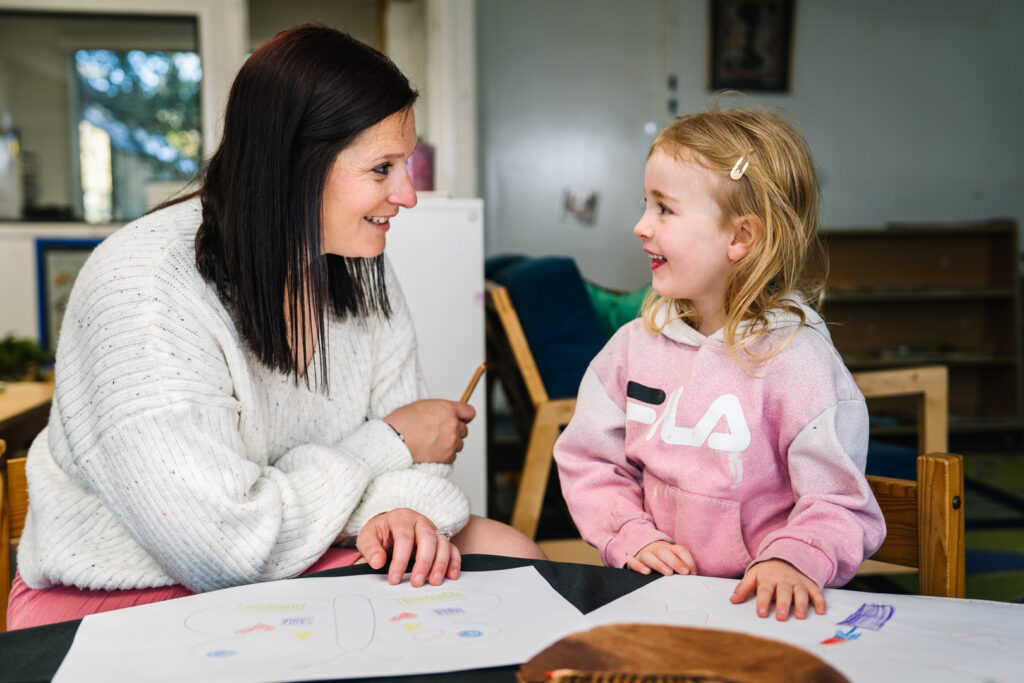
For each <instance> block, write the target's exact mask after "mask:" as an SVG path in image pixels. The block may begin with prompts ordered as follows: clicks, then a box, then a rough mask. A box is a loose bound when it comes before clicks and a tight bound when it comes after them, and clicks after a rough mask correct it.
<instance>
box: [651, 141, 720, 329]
mask: <svg viewBox="0 0 1024 683" xmlns="http://www.w3.org/2000/svg"><path fill="white" fill-rule="evenodd" d="M723 181H724V179H723V178H721V177H720V176H718V175H716V174H715V173H714V172H713V171H711V170H709V169H707V168H705V167H704V166H702V165H700V164H698V163H695V162H694V161H678V160H676V159H675V158H674V157H673V156H672V155H671V154H668V153H666V152H664V151H661V150H658V151H655V152H654V154H652V155H651V157H650V158H649V159H648V160H647V169H646V171H645V173H644V200H645V207H644V213H643V215H642V216H641V217H640V221H639V222H638V223H637V224H636V227H634V228H633V234H635V235H636V236H637V237H639V238H640V239H641V240H642V241H643V245H644V251H645V252H646V253H647V255H648V256H650V259H651V272H652V286H653V288H654V291H655V292H657V293H658V294H660V295H661V296H663V297H670V298H673V299H687V300H689V301H690V302H692V303H693V305H694V307H695V308H696V311H697V314H698V315H700V317H701V325H700V332H702V333H704V334H710V333H711V332H714V331H715V330H717V329H719V328H720V327H722V325H724V323H725V315H724V312H723V303H724V300H725V285H726V280H727V278H728V276H729V271H730V269H731V267H732V263H733V259H732V258H731V257H730V244H731V242H732V235H731V231H730V230H729V229H728V228H729V226H728V225H727V224H726V221H725V219H724V218H723V216H722V210H721V209H720V208H719V206H718V204H717V203H716V202H715V200H714V198H713V196H712V190H714V189H717V184H718V183H720V182H723Z"/></svg>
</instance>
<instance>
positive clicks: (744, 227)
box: [727, 214, 764, 261]
mask: <svg viewBox="0 0 1024 683" xmlns="http://www.w3.org/2000/svg"><path fill="white" fill-rule="evenodd" d="M730 227H731V228H732V239H731V240H729V249H728V251H727V255H728V257H729V260H730V261H739V260H740V259H741V258H743V257H744V256H746V255H747V253H748V252H749V251H750V250H751V249H752V248H753V246H754V245H755V244H757V243H758V241H759V240H760V239H761V238H762V237H763V236H764V223H762V222H761V219H760V218H758V217H757V216H755V215H753V214H747V215H745V216H738V217H737V218H734V219H733V220H732V224H731V226H730Z"/></svg>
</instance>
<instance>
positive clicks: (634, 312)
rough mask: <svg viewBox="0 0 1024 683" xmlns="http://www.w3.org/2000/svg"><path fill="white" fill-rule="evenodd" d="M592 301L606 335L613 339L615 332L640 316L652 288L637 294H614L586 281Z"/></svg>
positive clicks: (644, 289) (645, 288) (641, 290)
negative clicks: (642, 306) (645, 299)
mask: <svg viewBox="0 0 1024 683" xmlns="http://www.w3.org/2000/svg"><path fill="white" fill-rule="evenodd" d="M583 284H584V285H585V286H586V288H587V294H589V295H590V301H591V303H593V304H594V310H595V311H597V318H598V320H599V321H600V323H601V328H602V329H603V330H604V332H605V335H606V336H608V337H611V336H612V335H613V334H615V331H616V330H617V329H619V328H620V327H622V326H623V325H625V324H626V323H628V322H629V321H630V320H633V319H634V318H636V317H637V316H639V315H640V307H641V305H642V304H643V302H644V297H645V296H647V292H649V291H650V290H651V288H650V286H647V287H644V288H643V289H640V290H637V291H635V292H613V291H611V290H609V289H605V288H604V287H601V286H599V285H595V284H594V283H592V282H587V281H584V283H583Z"/></svg>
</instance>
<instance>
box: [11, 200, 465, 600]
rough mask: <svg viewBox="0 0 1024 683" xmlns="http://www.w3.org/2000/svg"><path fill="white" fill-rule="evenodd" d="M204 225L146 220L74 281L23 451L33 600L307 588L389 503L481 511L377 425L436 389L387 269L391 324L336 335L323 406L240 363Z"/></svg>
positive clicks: (187, 217) (242, 356) (244, 358)
mask: <svg viewBox="0 0 1024 683" xmlns="http://www.w3.org/2000/svg"><path fill="white" fill-rule="evenodd" d="M200 211H201V207H200V204H199V201H198V200H191V201H188V202H185V203H182V204H178V205H175V206H172V207H170V208H167V209H164V210H162V211H159V212H157V213H154V214H151V215H149V216H146V217H143V218H141V219H139V220H138V221H136V222H134V223H132V224H130V225H128V226H126V227H124V228H122V229H121V230H119V231H118V232H116V233H115V234H113V235H111V236H110V237H109V238H108V239H107V240H105V241H104V242H103V243H102V244H101V245H100V246H99V247H98V248H97V249H96V250H95V252H94V253H93V254H92V256H91V257H90V258H89V260H88V262H87V263H86V265H85V267H84V268H83V269H82V271H81V273H80V274H79V277H78V280H77V281H76V283H75V288H74V291H73V293H72V295H71V300H70V302H69V304H68V308H67V312H66V314H65V317H64V320H63V327H62V329H61V333H60V342H59V346H58V349H57V367H56V376H57V384H56V393H55V396H54V401H53V408H52V411H51V414H50V422H49V425H48V427H47V428H46V430H44V431H43V432H42V434H40V435H39V437H38V438H37V439H36V440H35V442H34V443H33V444H32V447H31V449H30V451H29V456H28V467H27V473H28V482H29V496H30V499H31V507H30V510H29V515H28V519H27V520H26V524H25V532H24V535H23V537H22V541H21V547H20V549H19V551H18V568H19V571H20V572H21V576H22V578H23V580H24V581H25V583H26V584H28V585H29V586H30V587H32V588H37V589H39V588H46V587H48V586H53V585H66V586H77V587H80V588H95V589H105V590H110V589H125V588H148V587H155V586H166V585H170V584H175V583H180V584H184V585H185V586H187V587H188V588H190V589H192V590H195V591H207V590H212V589H216V588H223V587H226V586H233V585H239V584H245V583H252V582H255V581H267V580H272V579H280V578H286V577H291V576H295V575H297V574H299V573H301V572H302V571H303V570H305V569H306V568H307V567H309V566H310V565H311V564H312V563H313V562H315V561H316V560H317V558H319V557H320V555H321V554H322V553H323V552H324V550H326V548H327V547H328V546H330V545H331V544H333V543H338V542H341V543H344V542H349V543H351V541H352V540H353V536H354V534H356V533H357V532H358V531H359V529H360V528H361V527H362V525H363V524H364V523H365V522H366V521H367V520H368V519H369V518H370V517H372V516H373V515H375V514H377V513H379V512H382V511H385V510H389V509H392V508H396V507H409V508H412V509H414V510H417V511H418V512H420V513H422V514H424V515H426V516H427V517H429V518H430V519H431V520H432V521H433V522H434V523H435V524H437V525H438V526H452V527H454V528H455V529H459V528H461V527H462V526H463V525H465V523H466V521H467V519H468V517H469V503H468V500H467V498H466V496H465V494H463V493H462V492H461V491H460V490H459V489H458V488H457V487H455V485H453V484H452V483H451V482H450V481H448V480H447V479H446V478H445V476H446V475H447V474H448V473H449V472H450V467H449V466H447V465H415V466H414V465H412V459H411V456H410V454H409V451H408V449H407V448H406V447H405V445H404V444H403V443H402V442H401V440H399V439H398V438H397V437H396V436H395V434H394V433H393V432H392V430H391V429H390V428H389V427H388V426H387V425H386V424H385V423H383V422H382V421H381V420H380V418H381V417H383V416H385V415H387V414H388V413H390V412H391V411H392V410H394V409H395V408H398V407H399V406H402V405H405V404H407V403H409V402H411V401H414V400H417V399H419V398H422V397H423V396H424V395H425V387H424V383H423V377H422V373H421V371H420V368H419V362H418V359H417V356H416V340H415V334H414V330H413V326H412V321H411V318H410V316H409V312H408V309H407V308H406V304H405V301H404V299H403V297H402V295H401V292H400V290H399V286H398V283H397V281H396V280H395V278H394V276H393V275H392V274H391V272H390V266H389V267H388V277H387V287H388V292H389V294H390V300H391V305H392V310H393V314H392V316H391V319H390V321H388V320H384V319H382V318H379V317H376V316H375V317H372V318H369V319H361V320H356V321H347V322H339V321H337V320H333V319H332V320H331V321H330V322H329V326H328V353H329V355H330V358H329V362H328V372H329V381H330V382H329V383H330V392H329V395H324V394H321V393H319V392H318V391H317V390H316V389H312V390H311V389H308V388H307V387H306V385H305V383H304V382H301V381H300V382H299V383H298V384H296V383H295V382H293V381H292V380H291V379H289V378H288V377H286V376H284V375H282V374H281V373H278V372H274V371H271V370H268V369H267V368H266V367H264V366H263V365H261V364H260V363H259V362H258V361H257V360H256V359H255V358H254V357H253V356H252V355H251V354H250V353H249V352H248V351H247V350H246V348H245V346H244V344H243V343H242V340H241V338H240V337H239V334H238V331H237V330H236V328H235V326H234V324H233V323H232V321H231V318H230V316H229V315H228V313H227V311H226V310H225V309H224V307H223V305H222V304H221V302H220V299H219V298H218V296H217V293H216V291H215V289H214V287H213V286H212V285H209V284H207V283H206V282H205V281H204V280H203V279H202V277H201V276H200V275H199V273H198V271H197V270H196V266H195V246H194V244H195V234H196V229H197V227H198V225H199V221H200ZM317 364H318V362H317V359H316V358H314V359H313V362H312V363H311V365H310V367H311V368H315V367H316V366H317Z"/></svg>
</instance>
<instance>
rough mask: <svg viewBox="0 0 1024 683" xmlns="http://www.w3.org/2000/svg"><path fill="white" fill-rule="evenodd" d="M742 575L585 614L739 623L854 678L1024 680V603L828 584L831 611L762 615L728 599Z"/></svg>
mask: <svg viewBox="0 0 1024 683" xmlns="http://www.w3.org/2000/svg"><path fill="white" fill-rule="evenodd" d="M736 584H737V581H736V580H735V579H716V578H709V577H701V576H666V577H662V578H660V579H658V580H656V581H652V582H651V583H649V584H647V585H646V586H644V587H643V588H640V589H637V590H636V591H633V592H632V593H630V594H628V595H625V596H623V597H621V598H619V599H618V600H615V601H613V602H610V603H608V604H607V605H605V606H604V607H601V608H599V609H596V610H594V611H593V612H590V613H589V614H588V615H587V618H588V619H590V621H591V623H592V624H593V625H595V626H597V625H602V624H614V623H628V622H636V623H655V624H672V625H675V626H689V627H697V628H711V629H719V630H724V631H739V632H743V633H749V634H751V635H755V636H761V637H764V638H772V639H774V640H780V641H783V642H785V643H789V644H790V645H795V646H797V647H800V648H803V649H804V650H807V651H808V652H811V653H813V654H815V655H817V656H818V657H820V658H821V659H823V660H825V661H826V662H828V663H829V664H831V665H832V666H834V667H835V668H836V669H838V670H839V671H841V672H842V673H843V674H844V675H845V676H846V677H847V678H849V679H850V680H851V681H855V682H857V681H895V680H902V681H924V680H927V681H929V682H930V683H931V682H933V681H972V682H974V683H978V682H980V681H1021V680H1024V605H1018V604H1014V603H1005V602H989V601H983V600H961V599H952V598H932V597H922V596H918V595H889V594H884V593H862V592H857V591H847V590H837V589H826V590H825V600H826V602H827V603H828V611H827V613H826V614H824V615H819V614H814V613H813V609H810V610H809V611H810V612H811V614H809V615H808V617H807V619H803V620H800V619H795V618H793V617H792V616H790V618H789V619H788V620H787V621H785V622H779V621H777V620H776V619H775V613H774V611H773V612H772V613H771V616H769V617H768V618H766V619H762V618H760V617H758V616H757V614H756V613H755V611H754V600H753V598H750V599H748V600H747V601H746V602H744V603H742V604H739V605H733V604H732V603H730V602H729V596H730V595H732V592H733V589H734V588H735V587H736Z"/></svg>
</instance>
